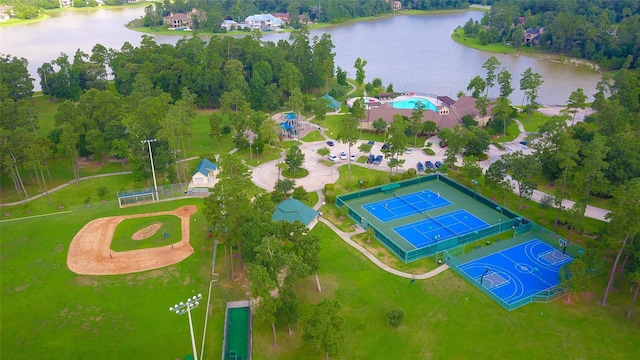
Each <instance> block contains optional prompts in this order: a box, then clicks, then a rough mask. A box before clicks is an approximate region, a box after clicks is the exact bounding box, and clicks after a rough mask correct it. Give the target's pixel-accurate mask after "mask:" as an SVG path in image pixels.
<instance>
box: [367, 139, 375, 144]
mask: <svg viewBox="0 0 640 360" xmlns="http://www.w3.org/2000/svg"><path fill="white" fill-rule="evenodd" d="M367 144H369V145H373V144H375V142H374V141H373V140H369V141H367Z"/></svg>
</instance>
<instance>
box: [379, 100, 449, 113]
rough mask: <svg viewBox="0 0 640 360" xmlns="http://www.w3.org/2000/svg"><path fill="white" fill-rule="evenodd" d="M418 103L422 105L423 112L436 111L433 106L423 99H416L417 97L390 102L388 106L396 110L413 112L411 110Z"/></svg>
mask: <svg viewBox="0 0 640 360" xmlns="http://www.w3.org/2000/svg"><path fill="white" fill-rule="evenodd" d="M418 101H419V102H421V103H423V104H424V106H425V110H431V111H437V110H438V109H437V108H436V106H435V105H433V104H432V103H431V102H430V101H429V100H427V99H424V98H418V97H412V98H407V99H404V100H398V101H392V102H390V104H391V106H393V107H394V108H396V109H409V110H413V109H415V108H416V103H417V102H418Z"/></svg>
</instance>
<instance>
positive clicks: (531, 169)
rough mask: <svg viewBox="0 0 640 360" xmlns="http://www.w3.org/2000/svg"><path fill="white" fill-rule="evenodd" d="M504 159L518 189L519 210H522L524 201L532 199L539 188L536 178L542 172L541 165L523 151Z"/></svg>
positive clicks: (506, 155)
mask: <svg viewBox="0 0 640 360" xmlns="http://www.w3.org/2000/svg"><path fill="white" fill-rule="evenodd" d="M502 159H503V160H504V162H505V164H506V166H507V169H508V174H509V175H510V176H511V178H512V179H513V180H514V181H515V182H516V185H517V187H518V197H519V198H520V204H519V205H518V210H521V209H522V199H523V198H526V199H529V198H531V195H533V191H534V190H535V189H536V188H537V186H538V184H537V182H536V176H537V174H538V172H539V171H540V165H539V164H538V162H537V161H536V160H535V157H534V156H533V155H524V154H523V153H522V152H521V151H516V152H513V153H509V154H505V155H503V156H502Z"/></svg>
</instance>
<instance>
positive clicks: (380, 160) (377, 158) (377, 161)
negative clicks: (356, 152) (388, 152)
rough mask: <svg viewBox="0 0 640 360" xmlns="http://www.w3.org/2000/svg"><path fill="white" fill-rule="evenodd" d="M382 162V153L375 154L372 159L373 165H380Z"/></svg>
mask: <svg viewBox="0 0 640 360" xmlns="http://www.w3.org/2000/svg"><path fill="white" fill-rule="evenodd" d="M381 162H382V155H378V156H376V158H375V160H373V165H380V163H381Z"/></svg>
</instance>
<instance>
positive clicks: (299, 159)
mask: <svg viewBox="0 0 640 360" xmlns="http://www.w3.org/2000/svg"><path fill="white" fill-rule="evenodd" d="M284 162H285V163H286V164H287V166H289V171H291V172H292V173H296V172H298V170H300V167H301V166H302V164H304V153H303V152H302V150H300V148H299V147H298V146H297V145H293V146H292V147H290V148H289V151H288V152H287V156H286V157H285V158H284Z"/></svg>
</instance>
